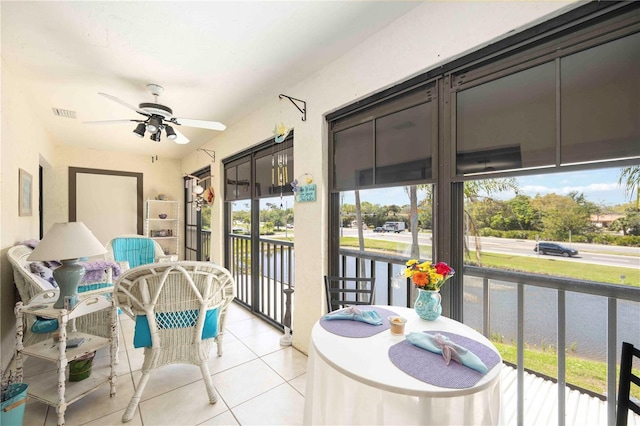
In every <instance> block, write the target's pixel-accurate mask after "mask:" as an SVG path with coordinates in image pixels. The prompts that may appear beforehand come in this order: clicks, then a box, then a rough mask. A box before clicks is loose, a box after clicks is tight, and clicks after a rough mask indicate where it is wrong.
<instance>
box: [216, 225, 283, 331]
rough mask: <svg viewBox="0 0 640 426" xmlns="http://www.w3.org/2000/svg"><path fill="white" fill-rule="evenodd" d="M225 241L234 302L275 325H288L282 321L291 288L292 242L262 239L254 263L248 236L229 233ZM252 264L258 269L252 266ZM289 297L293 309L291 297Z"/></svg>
mask: <svg viewBox="0 0 640 426" xmlns="http://www.w3.org/2000/svg"><path fill="white" fill-rule="evenodd" d="M228 241H229V250H230V254H231V256H230V258H231V267H230V270H231V273H232V275H233V277H234V278H235V280H236V290H237V292H236V293H237V294H236V298H237V300H238V301H240V302H241V303H243V304H245V305H246V306H247V307H250V308H251V309H252V310H253V311H254V312H255V313H256V314H257V315H259V316H261V317H263V318H264V319H266V320H267V321H269V322H271V323H272V324H274V325H277V326H279V327H282V328H284V326H285V325H287V326H290V324H286V322H287V321H285V314H286V305H287V303H286V297H287V296H286V293H287V292H285V290H289V289H293V287H294V274H293V258H294V251H293V243H292V242H290V241H280V240H272V239H269V238H262V237H261V238H260V239H259V241H258V250H259V251H258V256H257V260H256V259H254V258H253V256H252V247H251V237H250V236H248V235H238V234H229V240H228ZM254 262H257V266H258V267H257V269H254V268H253V267H252V265H254V264H255V263H254ZM290 297H291V306H292V307H293V305H294V304H293V297H294V295H293V294H291V296H290ZM291 314H292V313H291Z"/></svg>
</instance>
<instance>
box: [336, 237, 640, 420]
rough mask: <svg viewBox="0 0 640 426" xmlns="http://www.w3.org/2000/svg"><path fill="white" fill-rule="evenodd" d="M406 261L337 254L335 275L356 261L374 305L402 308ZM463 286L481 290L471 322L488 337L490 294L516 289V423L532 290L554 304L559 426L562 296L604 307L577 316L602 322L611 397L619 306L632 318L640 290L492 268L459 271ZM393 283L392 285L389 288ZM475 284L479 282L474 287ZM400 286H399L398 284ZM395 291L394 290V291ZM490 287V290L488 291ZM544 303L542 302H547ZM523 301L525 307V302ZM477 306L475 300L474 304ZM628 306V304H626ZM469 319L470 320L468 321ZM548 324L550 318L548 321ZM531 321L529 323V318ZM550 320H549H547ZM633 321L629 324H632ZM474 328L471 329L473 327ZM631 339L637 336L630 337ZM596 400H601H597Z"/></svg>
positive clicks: (611, 405)
mask: <svg viewBox="0 0 640 426" xmlns="http://www.w3.org/2000/svg"><path fill="white" fill-rule="evenodd" d="M407 260H408V258H406V257H401V256H387V255H380V254H375V253H367V252H361V251H358V250H348V249H341V250H340V267H339V269H340V270H339V273H340V274H341V275H345V276H358V274H359V273H360V272H359V269H360V268H356V264H357V262H358V261H360V262H363V263H364V271H365V273H364V275H365V276H375V277H376V295H375V297H376V298H375V301H376V302H375V303H376V304H382V305H384V304H387V305H396V306H398V305H403V306H408V307H410V306H412V304H413V301H412V299H411V289H410V286H408V285H406V284H405V283H406V280H405V279H404V278H403V277H400V276H399V275H398V274H399V273H401V272H402V271H403V270H404V269H405V267H404V264H405V262H406V261H407ZM462 272H463V282H464V284H463V285H464V286H465V293H467V291H468V290H471V287H472V286H474V285H475V286H477V287H480V288H481V293H482V294H481V295H480V297H479V298H477V299H481V300H482V303H481V304H479V305H480V307H479V310H480V315H479V318H476V320H477V321H476V323H477V324H479V327H478V328H479V331H481V332H482V333H483V334H484V335H485V336H486V337H487V338H490V337H491V335H492V322H491V319H492V311H491V307H492V306H493V305H494V303H493V301H492V295H494V294H496V293H497V292H498V291H500V290H501V289H502V290H503V289H504V288H505V286H506V287H509V286H510V287H511V288H512V289H514V288H515V295H516V297H515V305H516V306H515V318H510V321H511V322H513V320H514V319H515V321H516V323H515V328H516V347H517V362H516V365H517V367H516V368H517V422H518V424H520V425H521V424H523V422H524V418H523V413H524V393H525V390H524V348H525V312H527V315H531V312H530V311H532V310H533V311H534V312H533V313H535V309H536V308H535V307H532V308H531V309H528V308H527V307H528V306H533V305H535V304H536V303H538V302H539V301H538V300H531V299H530V298H527V299H526V300H525V294H526V293H532V294H533V293H534V291H538V290H539V291H543V290H541V289H547V290H544V291H546V292H549V291H551V292H552V294H551V295H549V294H546V295H545V296H546V299H547V301H548V302H550V303H553V299H555V306H554V309H552V310H554V311H556V314H557V320H556V321H555V324H554V325H555V327H556V329H557V337H556V351H557V352H556V353H557V357H558V360H557V382H558V400H557V417H558V424H559V425H564V424H565V412H566V393H565V388H566V386H567V383H566V377H565V376H566V351H567V349H568V348H567V343H566V342H567V312H568V309H567V298H568V297H571V298H572V299H574V298H575V297H579V296H583V295H588V296H589V297H593V298H598V299H599V300H600V302H602V303H600V304H601V305H603V308H602V309H601V310H600V312H597V313H596V315H592V313H590V312H580V314H581V315H584V319H583V322H584V324H583V327H590V328H593V329H595V328H597V324H593V323H592V321H594V322H595V323H597V322H598V321H600V320H599V319H594V317H597V316H600V317H602V318H601V319H602V321H603V322H604V323H605V324H604V327H605V328H606V332H605V333H603V335H602V340H603V341H600V342H598V343H599V344H603V345H604V346H605V348H606V365H607V385H606V395H613V396H615V395H616V391H617V389H616V371H617V369H616V367H617V363H618V348H619V347H620V342H619V336H618V334H619V333H618V324H619V320H618V318H619V315H618V308H619V306H620V304H624V309H625V312H621V315H626V313H627V312H628V313H631V315H634V313H635V315H640V314H638V312H640V288H637V287H631V286H623V285H613V284H602V283H598V282H592V281H584V280H576V279H570V278H559V277H547V276H541V275H532V274H527V273H521V272H511V271H506V270H497V269H490V268H481V267H473V266H465V267H464V269H463V271H462ZM394 281H395V284H396V285H395V286H394V285H393V284H394ZM478 282H479V283H478ZM398 283H400V285H399V286H398V285H397V284H398ZM394 287H397V288H394ZM493 287H495V288H493ZM547 301H545V302H544V303H546V302H547ZM525 302H526V303H525ZM476 303H477V302H476ZM629 304H631V305H629ZM468 307H469V302H465V309H464V312H465V321H464V322H465V323H468V322H473V321H466V320H467V318H466V316H467V310H469V311H471V309H467V308H468ZM470 320H471V318H470ZM551 320H552V319H551ZM529 321H531V319H529ZM552 321H553V320H552ZM633 322H634V320H633V319H632V320H631V324H633ZM635 324H636V325H635V326H633V325H631V328H632V329H631V333H638V327H637V321H636V323H635ZM472 326H473V325H472ZM634 337H636V338H638V337H640V336H634ZM601 398H603V399H604V398H605V397H604V396H601ZM606 400H607V419H608V424H610V425H613V424H614V423H615V412H616V405H615V404H616V398H615V397H614V398H608V397H607V398H606Z"/></svg>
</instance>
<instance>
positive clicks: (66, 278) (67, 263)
mask: <svg viewBox="0 0 640 426" xmlns="http://www.w3.org/2000/svg"><path fill="white" fill-rule="evenodd" d="M61 262H62V266H60V267H58V268H56V269H55V270H54V271H53V278H54V279H55V280H56V283H58V287H59V289H60V296H59V297H58V300H57V301H56V303H54V304H53V307H54V308H55V309H63V308H64V298H65V297H75V298H76V299H77V297H78V284H80V280H82V277H84V274H85V269H84V266H83V265H81V264H80V263H79V262H78V259H66V260H62V261H61Z"/></svg>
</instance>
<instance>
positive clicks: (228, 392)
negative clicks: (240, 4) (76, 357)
mask: <svg viewBox="0 0 640 426" xmlns="http://www.w3.org/2000/svg"><path fill="white" fill-rule="evenodd" d="M120 324H121V330H120V333H121V340H120V351H119V356H120V363H119V364H118V366H117V375H118V378H117V384H116V389H117V393H116V396H115V397H113V398H109V386H108V385H104V386H102V387H100V388H99V389H97V390H96V391H94V392H92V393H90V394H89V395H87V396H85V397H84V398H82V399H80V400H79V401H77V402H74V403H73V404H71V405H69V406H68V408H67V411H66V414H65V422H66V425H69V426H71V425H119V424H122V423H121V417H122V414H123V413H124V410H125V408H126V406H127V404H128V403H129V399H130V398H131V395H132V394H133V392H134V383H137V382H138V380H139V378H140V375H141V373H140V368H141V366H142V360H143V357H144V356H143V350H142V349H134V348H133V345H132V342H133V326H134V323H133V321H132V320H130V319H129V318H128V317H127V316H125V315H121V316H120ZM281 335H282V333H281V332H279V331H278V330H276V329H275V328H273V327H271V326H270V325H268V324H267V323H265V322H264V321H262V320H261V319H258V318H256V317H255V316H254V315H252V314H251V313H250V312H248V311H247V310H246V309H244V308H242V307H240V306H238V305H236V304H235V303H232V304H231V307H230V311H229V315H228V318H227V328H226V333H225V336H224V343H223V350H224V353H223V356H222V357H218V356H217V355H216V354H215V347H214V354H213V355H212V357H211V359H210V360H209V369H210V372H211V374H212V376H213V384H214V386H215V388H216V390H217V392H218V402H217V403H216V404H213V405H211V404H209V401H208V398H207V393H206V389H205V386H204V383H203V381H202V376H201V374H200V369H199V368H198V367H196V366H191V365H171V366H166V367H163V368H161V369H159V370H157V371H156V372H155V373H152V374H151V378H150V379H149V382H148V383H147V386H146V388H145V391H144V393H143V395H142V399H141V401H140V404H139V406H138V410H137V411H136V414H135V416H134V417H133V419H132V420H131V421H130V422H129V423H127V424H130V425H297V424H302V414H303V408H304V389H305V384H306V369H307V357H306V355H304V354H303V353H301V352H299V351H297V350H296V349H294V348H292V347H291V346H280V336H281ZM107 364H108V351H104V353H100V352H99V353H98V354H97V355H96V359H95V360H94V368H97V367H98V366H99V365H107ZM52 368H53V369H55V364H53V363H50V362H43V361H39V360H36V359H33V358H31V359H28V360H27V362H26V363H25V382H27V383H28V382H29V380H30V378H32V379H35V378H34V376H36V375H37V374H39V373H42V372H44V371H45V370H46V369H52ZM56 421H57V415H56V410H55V408H53V407H48V406H47V405H45V404H42V403H40V402H37V401H33V400H30V401H29V402H28V403H27V406H26V409H25V416H24V425H25V426H32V425H47V426H48V425H55V424H56Z"/></svg>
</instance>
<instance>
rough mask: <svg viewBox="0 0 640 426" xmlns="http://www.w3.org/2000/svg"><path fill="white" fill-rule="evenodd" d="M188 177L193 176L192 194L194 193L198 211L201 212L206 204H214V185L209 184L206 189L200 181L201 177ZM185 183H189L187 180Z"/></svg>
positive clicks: (194, 202)
mask: <svg viewBox="0 0 640 426" xmlns="http://www.w3.org/2000/svg"><path fill="white" fill-rule="evenodd" d="M187 177H190V178H191V188H192V190H191V194H193V206H194V208H195V209H196V211H198V212H199V211H200V210H202V207H203V206H205V205H209V206H210V205H212V204H213V202H214V201H215V198H216V196H215V192H214V190H213V187H212V186H209V187H208V188H206V189H205V188H204V187H203V186H202V185H200V183H199V182H200V178H198V177H196V176H193V175H187ZM185 185H187V183H186V181H185Z"/></svg>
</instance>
